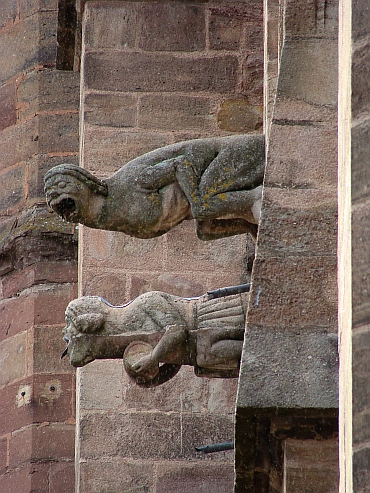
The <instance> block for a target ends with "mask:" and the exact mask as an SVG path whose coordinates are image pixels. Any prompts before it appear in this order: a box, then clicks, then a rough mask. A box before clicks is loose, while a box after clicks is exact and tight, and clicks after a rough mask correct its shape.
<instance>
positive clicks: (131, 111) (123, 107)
mask: <svg viewBox="0 0 370 493" xmlns="http://www.w3.org/2000/svg"><path fill="white" fill-rule="evenodd" d="M136 119H137V97H136V96H133V95H131V94H94V93H93V94H87V95H86V97H85V102H84V121H85V122H87V123H90V124H91V125H99V126H106V127H125V128H126V127H135V126H136Z"/></svg>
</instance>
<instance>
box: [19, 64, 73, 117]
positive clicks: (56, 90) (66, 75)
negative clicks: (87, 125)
mask: <svg viewBox="0 0 370 493" xmlns="http://www.w3.org/2000/svg"><path fill="white" fill-rule="evenodd" d="M79 97H80V94H79V74H78V72H72V71H56V70H41V71H38V72H31V73H29V74H27V76H26V77H25V78H24V79H23V80H22V81H21V83H20V84H19V86H18V88H17V98H18V106H19V118H20V119H21V120H22V119H24V118H29V117H32V116H34V115H36V114H37V113H40V112H46V111H58V110H63V111H66V110H67V111H68V110H70V111H73V110H74V111H77V110H78V109H79Z"/></svg>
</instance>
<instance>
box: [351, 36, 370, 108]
mask: <svg viewBox="0 0 370 493" xmlns="http://www.w3.org/2000/svg"><path fill="white" fill-rule="evenodd" d="M369 69H370V53H369V43H366V44H365V45H361V48H359V49H357V50H354V53H353V57H352V74H353V75H352V118H356V117H358V116H360V115H363V114H366V113H367V114H368V113H369V111H370V95H369V94H370V81H369V78H368V77H367V75H366V74H367V73H368V71H369Z"/></svg>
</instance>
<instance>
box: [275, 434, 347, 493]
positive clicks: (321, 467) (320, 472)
mask: <svg viewBox="0 0 370 493" xmlns="http://www.w3.org/2000/svg"><path fill="white" fill-rule="evenodd" d="M284 472H285V478H284V484H285V485H286V491H299V492H302V493H311V492H312V491H313V488H314V491H315V493H316V492H317V493H329V492H330V493H335V492H336V491H338V486H339V485H338V442H337V440H327V441H316V440H286V441H285V460H284ZM313 485H314V486H313Z"/></svg>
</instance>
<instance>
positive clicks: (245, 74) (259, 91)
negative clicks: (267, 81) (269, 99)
mask: <svg viewBox="0 0 370 493" xmlns="http://www.w3.org/2000/svg"><path fill="white" fill-rule="evenodd" d="M262 81H263V57H262V55H261V54H251V55H248V56H247V57H246V58H245V61H244V63H243V67H242V82H241V88H242V93H243V95H246V96H247V97H248V100H249V101H250V102H251V103H252V104H254V105H260V106H262V104H263V87H262V86H263V82H262Z"/></svg>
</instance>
